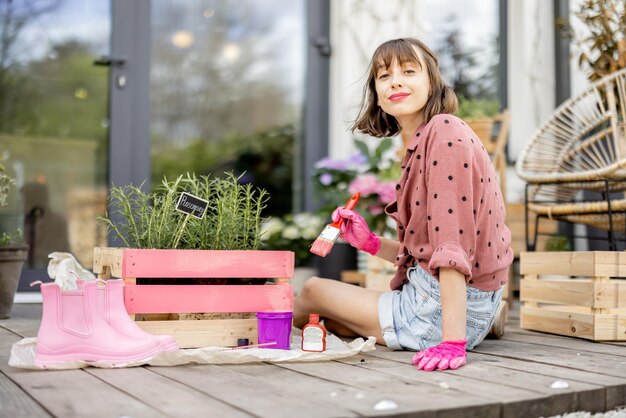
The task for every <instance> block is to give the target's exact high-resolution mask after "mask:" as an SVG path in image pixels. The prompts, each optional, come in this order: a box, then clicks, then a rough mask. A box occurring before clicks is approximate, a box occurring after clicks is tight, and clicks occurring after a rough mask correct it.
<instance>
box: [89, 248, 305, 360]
mask: <svg viewBox="0 0 626 418" xmlns="http://www.w3.org/2000/svg"><path fill="white" fill-rule="evenodd" d="M93 270H94V273H96V274H97V275H98V277H100V278H102V279H105V280H106V279H109V278H111V277H113V278H122V279H124V281H125V284H126V286H125V288H124V304H125V305H126V310H127V311H128V313H129V314H130V315H131V317H133V318H134V319H136V322H137V324H138V325H139V326H140V327H141V328H142V329H144V330H145V331H147V332H149V333H151V334H167V335H173V336H174V337H175V338H176V341H177V342H178V345H179V346H180V347H181V348H190V347H205V346H235V345H237V339H238V338H248V339H249V340H250V344H256V342H257V341H258V337H257V320H256V318H255V317H251V318H246V319H241V318H239V319H194V320H180V319H168V318H169V317H171V316H172V315H171V314H199V313H216V314H219V313H222V314H224V315H222V316H229V315H228V314H232V313H252V314H254V313H256V312H293V287H292V286H291V285H290V284H289V280H290V279H291V278H292V277H293V271H294V253H293V252H291V251H208V250H207V251H205V250H143V249H141V250H140V249H124V248H102V247H97V248H95V249H94V265H93ZM138 278H141V279H144V278H145V279H150V278H168V279H182V278H229V279H250V278H266V279H276V284H274V283H272V284H265V285H248V284H246V285H243V284H242V285H230V284H229V285H144V284H137V281H136V280H137V279H138ZM146 314H147V315H146ZM174 316H176V315H174ZM216 316H220V315H216ZM249 316H250V315H249ZM140 318H142V319H154V318H158V319H157V320H139V319H140Z"/></svg>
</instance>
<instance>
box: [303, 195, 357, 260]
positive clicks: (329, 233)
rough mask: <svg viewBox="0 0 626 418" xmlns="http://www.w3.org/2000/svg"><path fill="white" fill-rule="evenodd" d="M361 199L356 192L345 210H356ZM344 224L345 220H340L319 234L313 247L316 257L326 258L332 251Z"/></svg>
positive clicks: (327, 226)
mask: <svg viewBox="0 0 626 418" xmlns="http://www.w3.org/2000/svg"><path fill="white" fill-rule="evenodd" d="M359 197H361V193H360V192H356V193H355V194H353V195H352V197H351V198H350V200H348V203H346V205H345V206H344V207H343V208H344V209H350V210H352V209H354V207H355V206H356V203H357V202H358V201H359ZM342 223H343V218H339V220H337V222H333V223H331V224H328V225H326V227H325V228H324V230H323V231H322V232H321V233H320V234H319V236H318V237H317V239H316V240H315V241H314V242H313V244H312V245H311V250H310V251H311V252H312V253H313V254H315V255H319V256H320V257H326V256H327V255H328V253H330V250H331V249H332V248H333V245H334V244H335V241H337V238H339V234H340V233H341V224H342Z"/></svg>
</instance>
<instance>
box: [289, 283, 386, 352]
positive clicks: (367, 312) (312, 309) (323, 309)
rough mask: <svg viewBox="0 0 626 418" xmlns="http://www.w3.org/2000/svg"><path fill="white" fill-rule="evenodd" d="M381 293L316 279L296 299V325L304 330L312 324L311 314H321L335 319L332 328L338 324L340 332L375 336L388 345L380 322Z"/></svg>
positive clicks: (336, 327) (378, 341)
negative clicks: (305, 326) (307, 325)
mask: <svg viewBox="0 0 626 418" xmlns="http://www.w3.org/2000/svg"><path fill="white" fill-rule="evenodd" d="M380 294H381V292H379V291H376V290H371V289H364V288H362V287H358V286H355V285H352V284H348V283H343V282H339V281H337V280H330V279H321V278H319V277H312V278H310V279H309V280H307V281H306V282H305V283H304V287H303V288H302V292H300V294H299V295H298V296H297V297H296V299H295V306H294V321H293V323H294V325H295V326H296V327H298V328H302V327H303V326H304V325H306V324H307V323H308V322H309V314H310V313H318V314H319V315H320V316H321V317H323V318H329V319H330V320H331V321H330V324H331V327H333V325H332V324H333V322H335V323H338V324H335V325H334V329H336V330H337V331H340V332H346V333H347V332H348V331H353V332H354V333H356V334H357V335H361V336H363V337H368V336H374V337H376V342H377V343H378V344H383V345H384V344H385V342H384V340H383V337H382V331H381V329H380V322H379V320H378V297H379V296H380ZM341 326H343V327H344V328H342V327H341ZM329 329H330V328H329Z"/></svg>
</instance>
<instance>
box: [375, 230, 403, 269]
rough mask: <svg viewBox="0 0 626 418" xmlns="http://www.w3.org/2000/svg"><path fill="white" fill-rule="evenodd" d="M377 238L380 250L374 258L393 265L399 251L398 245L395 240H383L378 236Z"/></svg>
mask: <svg viewBox="0 0 626 418" xmlns="http://www.w3.org/2000/svg"><path fill="white" fill-rule="evenodd" d="M378 238H379V239H380V250H379V251H378V252H377V253H376V257H380V258H382V259H383V260H387V261H389V262H391V263H395V262H396V257H397V256H398V251H400V243H399V242H398V241H396V240H392V239H387V238H383V237H381V236H380V235H379V236H378Z"/></svg>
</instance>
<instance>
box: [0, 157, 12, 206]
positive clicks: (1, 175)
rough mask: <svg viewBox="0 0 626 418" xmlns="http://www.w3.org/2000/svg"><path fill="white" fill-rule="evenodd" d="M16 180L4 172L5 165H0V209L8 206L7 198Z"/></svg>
mask: <svg viewBox="0 0 626 418" xmlns="http://www.w3.org/2000/svg"><path fill="white" fill-rule="evenodd" d="M14 184H15V180H13V178H11V177H10V176H9V175H8V174H6V173H5V172H4V165H2V164H0V207H2V206H6V204H7V197H8V196H9V192H10V191H11V186H13V185H14Z"/></svg>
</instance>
